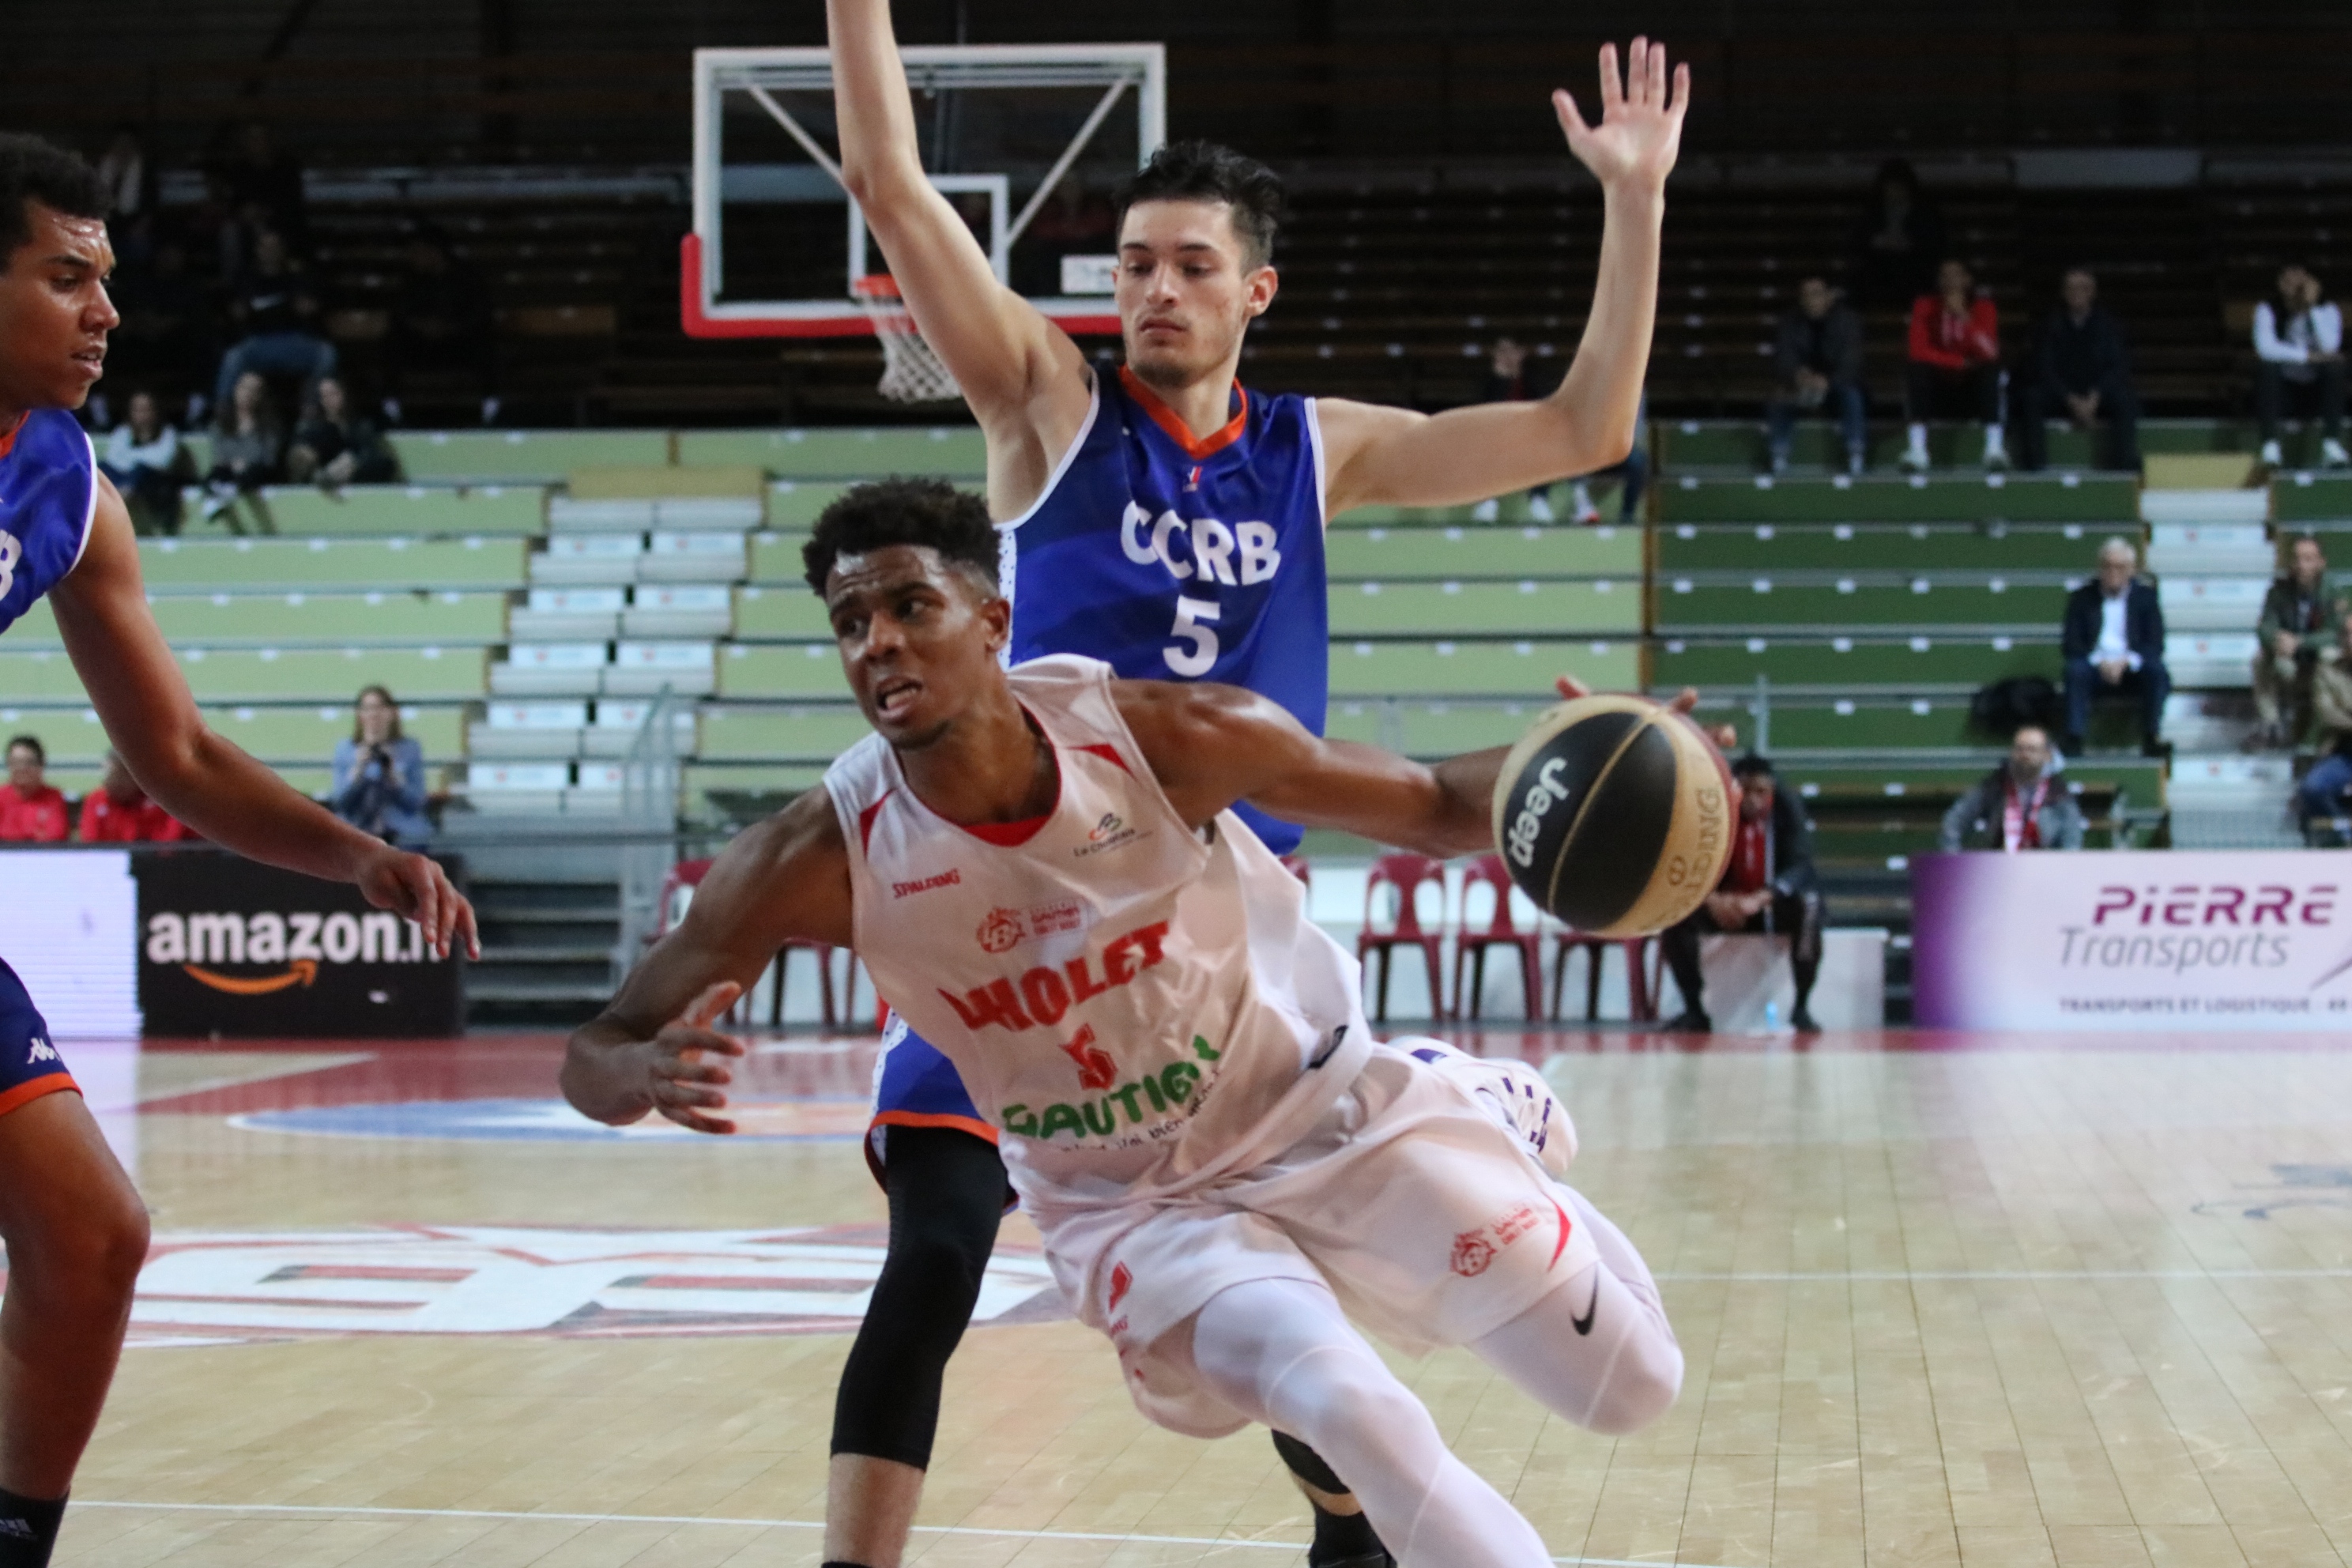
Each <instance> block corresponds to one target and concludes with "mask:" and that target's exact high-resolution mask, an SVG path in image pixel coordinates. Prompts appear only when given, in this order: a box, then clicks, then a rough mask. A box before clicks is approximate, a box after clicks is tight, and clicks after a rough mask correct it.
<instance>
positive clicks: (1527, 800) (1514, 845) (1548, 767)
mask: <svg viewBox="0 0 2352 1568" xmlns="http://www.w3.org/2000/svg"><path fill="white" fill-rule="evenodd" d="M1567 767H1568V764H1567V763H1564V762H1562V761H1561V760H1560V759H1559V758H1558V757H1554V758H1552V759H1551V761H1549V762H1548V763H1545V764H1544V765H1543V766H1542V767H1541V768H1540V769H1538V771H1537V773H1536V779H1535V783H1533V784H1529V785H1528V787H1527V791H1526V793H1524V794H1523V795H1520V796H1519V814H1518V816H1515V817H1513V818H1512V819H1511V831H1510V840H1509V845H1508V847H1509V849H1510V852H1511V858H1512V859H1513V860H1514V861H1516V862H1517V864H1519V865H1521V866H1532V865H1534V864H1535V858H1536V835H1537V834H1538V833H1540V832H1542V831H1543V819H1544V816H1545V814H1547V813H1548V812H1549V811H1550V810H1551V808H1552V807H1553V806H1555V805H1559V803H1560V802H1561V801H1564V800H1566V799H1567V798H1568V788H1567V786H1566V785H1565V784H1561V783H1560V782H1559V775H1560V774H1561V773H1563V772H1565V771H1566V769H1567Z"/></svg>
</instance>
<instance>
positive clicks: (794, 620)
mask: <svg viewBox="0 0 2352 1568" xmlns="http://www.w3.org/2000/svg"><path fill="white" fill-rule="evenodd" d="M735 635H736V636H737V637H741V638H745V639H747V640H751V641H759V640H761V639H764V638H772V637H782V638H788V639H790V640H792V641H794V642H813V641H818V640H823V641H824V642H826V643H827V644H828V645H830V643H831V641H832V638H833V623H832V622H831V621H829V620H828V619H826V617H825V610H824V600H823V599H820V598H818V597H817V596H816V595H814V594H812V593H810V592H809V586H808V584H806V583H804V582H803V583H782V584H775V585H774V586H762V585H761V584H757V583H754V584H750V585H748V586H746V587H741V588H738V589H736V590H735Z"/></svg>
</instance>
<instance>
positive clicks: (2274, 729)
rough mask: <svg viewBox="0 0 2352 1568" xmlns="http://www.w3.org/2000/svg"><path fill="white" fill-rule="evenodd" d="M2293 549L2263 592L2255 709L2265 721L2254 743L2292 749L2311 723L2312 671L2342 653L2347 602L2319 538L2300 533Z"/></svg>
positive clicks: (2256, 627)
mask: <svg viewBox="0 0 2352 1568" xmlns="http://www.w3.org/2000/svg"><path fill="white" fill-rule="evenodd" d="M2288 550H2289V552H2290V553H2289V556H2288V560H2289V567H2288V570H2287V571H2286V572H2285V573H2284V574H2282V575H2281V576H2279V577H2278V578H2277V579H2275V580H2274V581H2273V583H2272V584H2271V586H2270V592H2268V593H2267V594H2265V595H2263V613H2262V618H2261V619H2260V620H2258V621H2257V622H2255V624H2254V642H2255V647H2254V713H2255V715H2256V717H2257V718H2259V719H2260V720H2261V721H2262V729H2261V730H2260V731H2259V732H2258V733H2257V734H2256V735H2255V737H2254V744H2255V745H2257V746H2276V747H2284V748H2286V749H2288V750H2290V751H2291V750H2293V749H2294V745H2295V743H2296V742H2299V741H2301V740H2302V739H2303V732H2304V731H2305V729H2307V728H2309V725H2310V714H2309V712H2308V710H2309V708H2310V704H2311V680H2312V672H2313V671H2314V670H2315V669H2316V668H2318V667H2319V666H2320V664H2321V663H2322V662H2327V663H2333V662H2335V660H2336V658H2337V657H2338V654H2337V649H2336V639H2337V636H2338V634H2339V632H2340V631H2341V629H2342V627H2343V625H2344V617H2345V602H2344V599H2343V598H2342V597H2341V596H2340V595H2339V591H2338V590H2337V589H2336V587H2335V586H2334V585H2333V584H2330V583H2329V582H2328V581H2327V555H2326V552H2325V551H2323V550H2322V549H2321V548H2320V546H2319V541H2318V540H2316V539H2315V538H2313V537H2312V536H2311V535H2310V534H2308V533H2303V534H2297V535H2296V536H2295V539H2294V543H2293V544H2291V545H2289V546H2288Z"/></svg>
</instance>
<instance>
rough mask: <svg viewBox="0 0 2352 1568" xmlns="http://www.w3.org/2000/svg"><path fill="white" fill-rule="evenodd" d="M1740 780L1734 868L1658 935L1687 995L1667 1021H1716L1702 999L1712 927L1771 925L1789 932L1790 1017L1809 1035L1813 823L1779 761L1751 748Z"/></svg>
mask: <svg viewBox="0 0 2352 1568" xmlns="http://www.w3.org/2000/svg"><path fill="white" fill-rule="evenodd" d="M1731 776H1732V777H1733V778H1735V779H1737V780H1738V782H1739V830H1738V833H1737V834H1736V835H1735V836H1734V837H1733V839H1732V846H1731V867H1730V868H1729V869H1728V870H1727V871H1725V872H1724V874H1723V880H1722V881H1721V882H1720V883H1719V884H1717V888H1716V890H1715V891H1714V892H1712V893H1709V894H1708V895H1707V896H1706V902H1705V903H1703V904H1701V905H1700V906H1699V907H1698V909H1697V910H1696V912H1695V913H1693V914H1692V915H1691V917H1690V918H1689V919H1688V920H1686V921H1683V922H1682V924H1680V925H1678V926H1675V927H1673V928H1672V929H1670V930H1668V931H1666V932H1665V933H1664V935H1663V936H1661V937H1659V938H1658V945H1659V947H1660V948H1661V949H1663V950H1664V953H1665V959H1666V964H1667V966H1668V967H1669V968H1671V969H1672V970H1673V971H1674V973H1675V987H1676V988H1677V989H1678V990H1680V991H1681V992H1682V994H1683V1010H1682V1015H1681V1016H1679V1017H1677V1018H1675V1020H1674V1021H1673V1022H1672V1023H1670V1024H1667V1025H1666V1026H1665V1027H1666V1028H1668V1029H1672V1030H1675V1031H1678V1032H1682V1033H1687V1034H1704V1033H1706V1031H1707V1030H1709V1029H1712V1028H1714V1027H1715V1020H1713V1019H1712V1018H1709V1017H1708V1016H1706V1003H1705V1002H1704V1000H1702V994H1703V992H1704V990H1705V988H1706V980H1705V978H1704V977H1703V976H1702V975H1701V974H1700V973H1699V964H1698V947H1699V938H1700V937H1702V936H1704V935H1706V933H1707V932H1709V931H1764V932H1768V933H1772V934H1777V935H1780V936H1785V937H1787V938H1788V939H1789V969H1790V974H1791V975H1792V977H1793V978H1794V979H1795V980H1796V983H1797V1005H1796V1006H1795V1007H1794V1008H1792V1009H1790V1014H1789V1021H1790V1023H1791V1024H1793V1025H1795V1026H1797V1028H1798V1029H1799V1030H1800V1031H1801V1032H1803V1033H1807V1034H1810V1033H1811V1032H1813V1031H1814V1030H1816V1029H1819V1028H1820V1027H1821V1026H1820V1025H1819V1024H1816V1023H1814V1022H1813V1015H1812V1013H1811V1011H1810V1010H1809V1008H1808V1007H1807V1004H1808V1003H1809V1002H1811V1000H1812V994H1813V981H1814V980H1815V979H1816V978H1817V977H1818V976H1819V975H1820V973H1821V970H1822V895H1821V889H1820V888H1819V886H1818V885H1817V884H1816V881H1815V879H1814V876H1813V825H1812V823H1811V821H1809V820H1807V818H1806V816H1805V808H1804V807H1803V806H1801V805H1798V804H1797V797H1796V796H1795V795H1785V794H1783V793H1781V791H1780V789H1779V788H1778V787H1777V786H1776V783H1775V781H1774V779H1773V776H1772V764H1771V763H1768V762H1766V761H1765V760H1764V759H1763V758H1762V757H1759V756H1758V755H1756V754H1755V753H1754V752H1749V753H1748V755H1747V756H1744V757H1742V758H1740V759H1739V760H1738V762H1736V763H1732V764H1731Z"/></svg>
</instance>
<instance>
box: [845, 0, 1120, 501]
mask: <svg viewBox="0 0 2352 1568" xmlns="http://www.w3.org/2000/svg"><path fill="white" fill-rule="evenodd" d="M825 19H826V24H827V28H828V37H830V39H831V41H832V45H833V80H834V93H835V106H836V108H837V110H838V111H839V114H840V117H841V177H842V183H843V184H845V185H846V186H848V188H849V194H850V195H853V196H855V197H856V198H857V204H858V205H859V206H860V207H862V208H864V209H865V213H866V224H867V226H869V227H871V228H872V229H873V230H874V237H876V238H877V239H878V240H880V241H881V242H882V254H883V255H884V256H885V257H887V258H888V260H889V263H890V275H891V276H892V277H893V278H894V279H897V280H898V292H899V296H900V297H901V298H902V299H904V300H906V302H907V308H908V310H911V311H912V312H913V313H914V317H915V324H916V325H917V326H918V327H919V328H920V329H921V330H922V333H923V337H924V338H925V340H926V341H928V342H929V343H930V345H931V346H932V347H933V348H935V349H937V350H938V351H939V355H940V360H941V361H942V362H944V363H946V365H947V367H948V369H949V371H950V372H951V373H952V374H954V376H955V378H956V384H957V385H958V386H959V387H961V388H962V390H963V396H964V401H965V402H966V403H968V404H970V405H971V412H972V416H973V417H975V418H977V419H978V420H979V421H980V423H981V426H982V429H984V430H985V431H987V433H988V437H989V468H990V473H989V490H990V495H989V500H990V502H991V504H992V506H993V507H994V508H995V509H996V510H997V511H998V512H999V515H1003V516H1010V515H1013V514H1014V513H1017V512H1018V511H1020V510H1025V509H1026V508H1027V506H1028V505H1029V503H1030V502H1032V501H1034V500H1035V499H1036V495H1037V492H1038V491H1040V490H1042V489H1044V488H1045V479H1046V476H1047V474H1048V472H1049V471H1050V469H1051V468H1052V466H1053V463H1054V461H1055V459H1056V458H1059V457H1060V456H1061V454H1062V449H1063V448H1064V447H1066V446H1067V445H1068V444H1069V442H1070V441H1071V440H1072V439H1074V438H1075V437H1076V434H1077V428H1078V426H1079V424H1080V423H1081V422H1082V421H1083V420H1084V419H1085V418H1086V411H1087V382H1086V361H1085V359H1084V358H1083V357H1082V356H1081V355H1080V354H1079V353H1078V349H1077V345H1076V344H1075V343H1073V342H1070V339H1069V336H1068V334H1066V333H1065V332H1064V331H1062V330H1061V329H1060V328H1059V327H1056V326H1055V325H1054V324H1053V323H1052V322H1051V321H1047V320H1046V319H1045V317H1044V316H1042V315H1040V314H1038V313H1037V311H1036V310H1035V309H1034V308H1033V307H1032V306H1031V305H1030V304H1029V302H1028V301H1027V300H1024V299H1023V298H1021V296H1020V295H1018V294H1015V293H1014V292H1013V290H1012V289H1008V288H1006V287H1005V286H1004V285H1003V284H1002V283H999V282H998V281H997V280H996V275H995V273H994V272H993V271H992V270H991V269H990V268H989V262H988V256H987V254H986V253H985V252H984V251H982V249H981V247H980V242H979V241H978V240H976V239H974V238H973V237H972V234H971V229H969V228H968V227H966V226H965V225H964V221H963V219H962V218H961V216H957V213H956V210H955V208H954V207H952V206H950V205H948V201H947V198H946V197H945V196H942V195H940V193H939V192H938V191H936V190H934V189H932V187H931V183H930V181H929V179H927V178H925V177H924V174H923V163H922V156H921V153H920V150H919V146H918V144H917V142H916V139H915V111H914V105H913V103H912V101H911V100H909V98H908V90H907V72H906V68H905V67H904V66H903V65H902V64H901V63H900V61H899V58H898V41H897V39H896V38H895V37H893V36H892V34H891V30H890V6H889V4H888V0H827V3H826V5H825ZM1024 435H1025V436H1029V437H1033V439H1031V440H1030V441H1029V442H1027V443H1025V444H1026V445H1034V447H1036V450H1035V452H1034V454H1024V452H1023V451H1022V450H1020V448H1022V447H1024V441H1023V440H1022V439H1021V437H1024ZM1000 446H1002V447H1004V448H1005V451H1004V453H1003V457H1002V458H1001V459H1000V455H999V447H1000ZM1000 461H1001V462H1002V464H1003V468H1004V472H1003V476H1002V479H1000V476H999V473H998V471H997V470H998V468H999V466H1000ZM1033 469H1034V473H1033V472H1032V470H1033ZM1024 485H1025V486H1026V493H1024V490H1023V487H1024ZM1000 489H1003V494H999V493H998V492H999V490H1000ZM1007 508H1010V509H1011V510H1006V509H1007Z"/></svg>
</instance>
